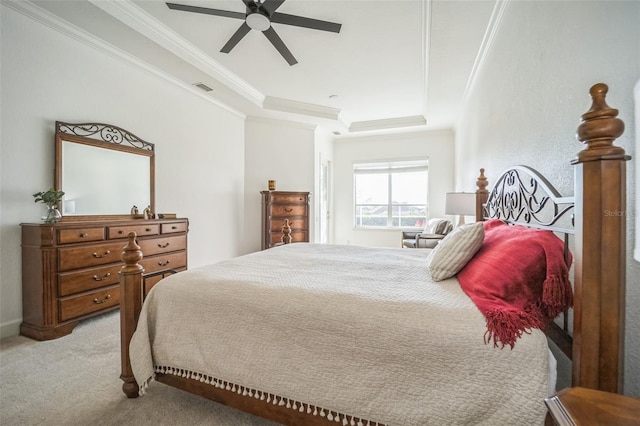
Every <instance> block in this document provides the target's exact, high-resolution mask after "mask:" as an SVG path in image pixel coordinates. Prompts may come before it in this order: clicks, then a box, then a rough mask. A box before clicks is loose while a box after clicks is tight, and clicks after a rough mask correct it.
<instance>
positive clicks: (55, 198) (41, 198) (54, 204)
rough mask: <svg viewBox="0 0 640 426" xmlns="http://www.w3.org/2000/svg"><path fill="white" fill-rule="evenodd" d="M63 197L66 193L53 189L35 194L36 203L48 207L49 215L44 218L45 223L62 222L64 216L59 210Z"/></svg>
mask: <svg viewBox="0 0 640 426" xmlns="http://www.w3.org/2000/svg"><path fill="white" fill-rule="evenodd" d="M63 196H64V191H56V190H55V189H53V188H50V189H48V190H47V191H41V192H36V193H35V194H33V197H34V198H35V200H34V202H36V203H44V204H46V205H47V214H46V216H43V217H42V220H44V222H45V223H56V222H57V221H59V220H60V218H61V217H62V215H61V214H60V211H59V210H58V203H59V202H60V201H61V200H62V197H63Z"/></svg>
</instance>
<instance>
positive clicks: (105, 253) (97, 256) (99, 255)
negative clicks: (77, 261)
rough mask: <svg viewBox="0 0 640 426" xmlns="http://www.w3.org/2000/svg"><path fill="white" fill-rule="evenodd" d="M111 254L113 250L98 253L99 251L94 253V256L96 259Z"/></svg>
mask: <svg viewBox="0 0 640 426" xmlns="http://www.w3.org/2000/svg"><path fill="white" fill-rule="evenodd" d="M110 254H111V250H107V251H105V252H104V254H98V253H93V257H95V258H96V259H101V258H103V257H107V256H109V255H110Z"/></svg>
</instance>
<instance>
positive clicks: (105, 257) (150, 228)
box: [20, 219, 189, 340]
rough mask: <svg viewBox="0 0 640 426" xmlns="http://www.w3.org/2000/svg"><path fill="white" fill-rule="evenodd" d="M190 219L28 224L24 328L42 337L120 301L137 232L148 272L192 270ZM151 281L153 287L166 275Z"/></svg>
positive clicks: (24, 256)
mask: <svg viewBox="0 0 640 426" xmlns="http://www.w3.org/2000/svg"><path fill="white" fill-rule="evenodd" d="M188 225H189V222H188V220H187V219H163V220H142V219H139V220H102V221H93V220H91V221H78V222H71V221H63V222H58V223H53V224H33V223H23V224H22V225H21V226H22V317H23V322H22V324H21V325H20V333H21V334H22V335H24V336H27V337H31V338H33V339H37V340H49V339H55V338H58V337H61V336H64V335H66V334H69V333H71V331H72V330H73V329H74V327H75V326H76V325H78V323H79V321H80V320H82V319H86V318H89V317H92V316H95V315H99V314H101V313H104V312H107V311H110V310H114V309H118V308H119V306H120V287H119V285H120V284H119V283H120V274H119V271H120V268H121V267H122V265H123V263H122V260H121V256H122V251H123V248H124V247H125V245H126V244H127V235H128V234H129V232H131V231H133V232H135V233H136V235H137V242H138V245H140V248H141V250H142V253H143V255H144V258H143V260H142V261H141V262H140V263H141V265H142V266H143V267H144V270H145V273H151V272H159V271H164V270H169V269H174V270H177V271H180V270H184V269H187V232H188ZM152 280H153V281H151V280H150V282H148V283H147V287H148V289H150V288H151V286H153V284H155V283H156V282H157V281H159V280H160V277H155V278H153V279H152Z"/></svg>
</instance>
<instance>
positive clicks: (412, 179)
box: [353, 160, 428, 228]
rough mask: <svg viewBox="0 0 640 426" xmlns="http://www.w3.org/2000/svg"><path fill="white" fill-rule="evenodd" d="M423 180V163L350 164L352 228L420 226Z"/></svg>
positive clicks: (425, 169)
mask: <svg viewBox="0 0 640 426" xmlns="http://www.w3.org/2000/svg"><path fill="white" fill-rule="evenodd" d="M427 181H428V162H427V160H414V161H387V162H379V163H366V164H354V166H353V182H354V194H355V196H354V199H355V209H354V213H355V215H354V219H355V226H356V227H380V228H387V227H394V228H407V227H422V226H424V224H425V222H426V220H427Z"/></svg>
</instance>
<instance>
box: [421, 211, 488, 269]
mask: <svg viewBox="0 0 640 426" xmlns="http://www.w3.org/2000/svg"><path fill="white" fill-rule="evenodd" d="M483 241H484V226H482V222H476V223H471V224H468V225H462V226H459V227H457V228H456V229H454V230H453V231H452V232H450V233H449V234H447V236H446V237H444V238H443V239H442V241H440V243H439V244H438V245H437V246H436V247H435V248H434V249H433V251H432V252H431V253H430V254H429V257H428V261H429V269H430V270H431V278H433V280H434V281H442V280H446V279H447V278H451V277H453V276H454V275H455V274H457V273H458V272H460V270H461V269H462V268H464V266H465V265H466V264H467V262H469V261H470V260H471V258H472V257H473V256H474V255H475V254H476V253H477V251H478V250H480V247H482V242H483Z"/></svg>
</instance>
